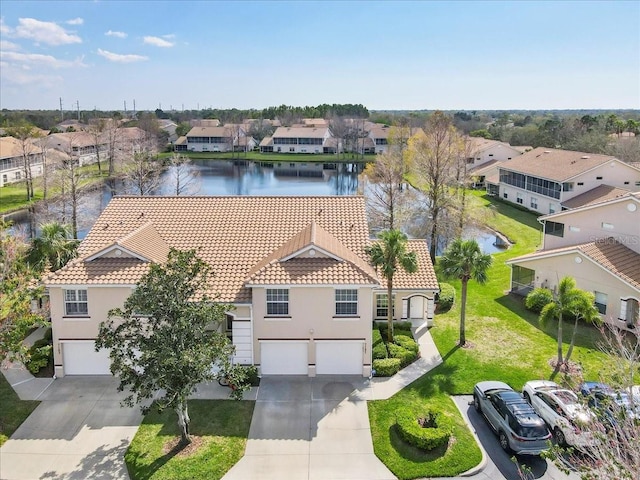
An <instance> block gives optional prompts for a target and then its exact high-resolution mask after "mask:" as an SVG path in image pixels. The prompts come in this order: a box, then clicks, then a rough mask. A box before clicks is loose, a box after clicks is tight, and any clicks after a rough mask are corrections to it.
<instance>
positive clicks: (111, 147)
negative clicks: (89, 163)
mask: <svg viewBox="0 0 640 480" xmlns="http://www.w3.org/2000/svg"><path fill="white" fill-rule="evenodd" d="M119 131H120V122H119V121H118V120H117V119H113V118H112V119H110V120H109V121H108V122H107V123H106V126H105V129H104V133H103V136H104V140H105V142H106V144H107V162H108V164H109V178H112V177H113V176H114V174H115V163H116V158H117V153H118V141H119Z"/></svg>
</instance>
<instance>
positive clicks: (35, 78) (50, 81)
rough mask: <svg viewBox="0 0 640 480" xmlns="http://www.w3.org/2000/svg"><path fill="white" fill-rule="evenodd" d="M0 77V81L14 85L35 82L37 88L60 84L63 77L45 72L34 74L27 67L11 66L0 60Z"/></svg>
mask: <svg viewBox="0 0 640 480" xmlns="http://www.w3.org/2000/svg"><path fill="white" fill-rule="evenodd" d="M0 67H2V69H0V78H2V82H6V83H7V84H14V85H21V86H23V85H30V84H35V85H37V86H38V87H39V88H42V87H46V88H51V87H54V86H58V87H59V86H60V84H61V83H62V82H63V81H64V79H63V78H62V77H60V76H58V75H51V74H50V73H47V74H34V73H31V72H30V71H29V70H28V69H24V68H20V67H16V66H11V65H8V64H6V63H4V62H0Z"/></svg>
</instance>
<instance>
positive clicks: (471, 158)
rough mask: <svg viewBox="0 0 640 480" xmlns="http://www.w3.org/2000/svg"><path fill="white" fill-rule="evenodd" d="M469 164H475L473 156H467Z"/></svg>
mask: <svg viewBox="0 0 640 480" xmlns="http://www.w3.org/2000/svg"><path fill="white" fill-rule="evenodd" d="M467 164H468V165H471V164H473V157H469V158H467Z"/></svg>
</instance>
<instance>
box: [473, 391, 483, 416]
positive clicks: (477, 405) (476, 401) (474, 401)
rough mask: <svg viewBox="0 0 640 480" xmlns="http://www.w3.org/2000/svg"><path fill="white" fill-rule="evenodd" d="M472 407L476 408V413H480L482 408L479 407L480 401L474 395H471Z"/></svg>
mask: <svg viewBox="0 0 640 480" xmlns="http://www.w3.org/2000/svg"><path fill="white" fill-rule="evenodd" d="M473 406H474V407H475V408H476V412H481V411H482V407H481V406H480V399H479V398H478V395H476V394H473Z"/></svg>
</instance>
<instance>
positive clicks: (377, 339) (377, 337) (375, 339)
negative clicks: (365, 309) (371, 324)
mask: <svg viewBox="0 0 640 480" xmlns="http://www.w3.org/2000/svg"><path fill="white" fill-rule="evenodd" d="M381 343H384V340H383V339H382V334H381V333H380V330H379V329H378V328H374V329H373V332H371V346H372V347H375V346H376V345H379V344H381Z"/></svg>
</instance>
